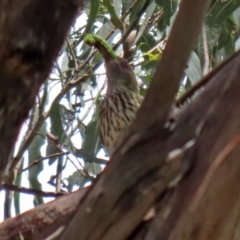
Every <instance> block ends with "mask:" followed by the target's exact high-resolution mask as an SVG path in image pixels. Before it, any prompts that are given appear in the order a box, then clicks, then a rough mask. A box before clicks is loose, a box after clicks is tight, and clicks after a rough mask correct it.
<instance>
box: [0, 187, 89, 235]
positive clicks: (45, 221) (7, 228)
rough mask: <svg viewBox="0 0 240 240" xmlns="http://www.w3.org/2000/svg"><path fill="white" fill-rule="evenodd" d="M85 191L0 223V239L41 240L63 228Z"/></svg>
mask: <svg viewBox="0 0 240 240" xmlns="http://www.w3.org/2000/svg"><path fill="white" fill-rule="evenodd" d="M86 191H87V189H80V190H79V191H76V192H74V193H70V194H68V195H66V196H61V197H58V198H57V199H56V200H54V201H52V202H49V203H46V204H41V205H39V206H37V207H36V208H34V209H32V210H29V211H27V212H25V213H22V214H20V215H18V216H16V217H13V218H10V219H7V220H5V221H4V222H2V223H0V239H1V240H10V239H11V240H12V239H21V238H20V236H19V233H21V234H22V237H23V239H34V240H42V239H46V238H47V237H48V236H49V235H51V234H53V233H54V232H55V231H57V230H58V229H59V228H60V227H62V226H65V225H66V224H67V223H68V221H69V218H70V217H71V215H72V214H73V213H74V211H76V208H77V206H78V202H79V201H80V200H81V198H82V197H83V196H84V194H85V193H86Z"/></svg>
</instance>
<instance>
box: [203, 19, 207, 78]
mask: <svg viewBox="0 0 240 240" xmlns="http://www.w3.org/2000/svg"><path fill="white" fill-rule="evenodd" d="M202 44H203V59H204V60H203V67H202V71H203V75H206V74H207V73H208V72H209V49H208V40H207V31H206V25H205V24H204V23H203V25H202Z"/></svg>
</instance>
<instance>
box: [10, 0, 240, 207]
mask: <svg viewBox="0 0 240 240" xmlns="http://www.w3.org/2000/svg"><path fill="white" fill-rule="evenodd" d="M178 5H179V1H178V0H171V1H169V0H156V1H151V0H135V1H133V0H122V1H119V0H113V1H109V0H103V1H100V0H91V1H88V2H87V3H86V5H85V9H84V12H83V13H82V14H81V15H80V17H79V18H78V19H77V20H76V21H75V23H74V25H73V26H72V28H71V30H70V33H69V35H68V37H67V39H66V42H65V44H64V46H63V48H62V50H61V53H60V54H59V58H58V60H57V61H56V62H55V64H54V67H53V69H52V73H51V75H50V76H49V78H48V79H47V80H46V83H45V85H44V86H43V87H42V89H41V90H40V92H39V96H38V98H37V99H36V104H35V106H34V108H33V109H32V111H31V113H30V116H29V119H28V120H27V122H26V124H27V126H28V127H27V128H26V124H25V125H24V126H23V129H24V130H25V131H26V135H25V137H24V138H22V139H20V140H19V141H20V142H21V143H20V147H16V149H15V152H16V156H18V158H19V159H22V158H23V157H24V164H22V168H26V167H27V166H28V165H29V167H27V169H23V170H24V171H22V169H19V172H20V173H19V174H18V178H17V179H18V182H17V181H16V184H19V179H21V175H25V173H26V171H27V172H28V174H27V175H28V180H29V186H30V187H31V188H33V189H40V188H42V184H43V183H42V182H41V181H39V180H38V176H39V175H40V174H43V175H44V172H46V174H45V175H46V176H47V177H45V180H46V181H48V183H49V184H51V185H52V186H54V188H55V189H56V191H58V192H61V191H68V192H70V191H73V190H74V189H76V187H84V186H86V184H89V183H91V182H92V181H93V180H94V178H95V177H96V176H97V174H99V173H100V172H101V171H102V169H103V168H104V166H105V165H106V164H107V160H105V159H107V153H106V152H105V150H104V149H103V148H102V147H101V144H100V139H99V135H98V128H97V111H98V104H99V101H101V99H102V97H103V96H104V92H105V76H104V69H103V68H102V66H101V63H102V61H103V60H102V57H101V55H100V54H99V53H96V52H95V50H94V49H93V48H91V47H89V46H88V45H86V44H84V41H83V40H84V37H85V36H86V34H88V33H95V34H97V35H99V36H101V37H102V38H103V39H106V40H107V42H108V44H109V45H110V46H112V47H113V49H114V50H115V51H116V53H117V54H118V55H123V49H124V50H125V52H124V56H127V57H128V59H129V61H130V62H131V65H132V67H133V68H134V70H135V73H136V75H137V77H138V80H139V86H140V92H141V94H142V95H144V94H145V92H146V89H147V86H148V85H149V83H150V81H151V77H152V75H153V73H154V70H155V67H156V63H157V61H158V60H159V59H160V58H161V54H162V51H163V49H164V46H165V43H166V41H167V38H168V35H169V32H170V30H171V26H172V23H173V21H174V19H175V16H176V12H177V11H178ZM85 20H86V21H85ZM182 37H183V38H184V33H183V34H182ZM121 44H122V45H123V47H122V45H121ZM239 46H240V1H237V0H227V1H219V0H215V1H213V3H212V5H211V7H210V10H209V11H208V13H207V17H206V23H205V26H204V27H203V30H202V34H201V36H199V40H198V42H197V43H196V46H195V48H194V50H193V52H192V55H191V58H190V60H189V63H188V66H187V67H186V74H185V76H184V78H183V79H184V81H183V83H182V86H181V88H180V92H181V93H182V92H184V91H186V90H187V89H188V88H190V87H191V86H192V85H193V84H195V83H196V82H197V81H198V80H199V79H200V78H201V77H202V76H203V75H205V74H206V73H207V72H208V71H210V70H211V69H212V68H214V67H215V66H216V65H218V64H219V62H221V61H222V60H223V59H225V58H226V57H228V56H230V55H231V54H232V53H234V52H235V51H236V49H237V48H239ZM176 48H177V46H176ZM173 71H174V69H173ZM75 83H77V84H75ZM36 125H38V126H39V125H40V126H41V128H39V131H38V132H36V131H33V130H32V129H34V126H36ZM29 136H31V138H32V136H35V137H34V138H33V140H32V141H29V142H28V144H26V142H27V140H26V139H28V138H29ZM45 159H47V160H48V161H46V160H45ZM36 160H37V162H36ZM70 166H71V167H70ZM72 166H73V167H72ZM49 169H55V170H54V172H53V173H51V174H47V173H49V171H50V170H49ZM69 169H70V170H69ZM72 169H74V170H72ZM50 175H51V176H50ZM43 190H45V189H44V187H43ZM41 202H43V199H42V198H40V197H38V198H37V199H35V201H34V203H35V204H39V203H41ZM14 203H15V206H16V208H17V209H19V196H18V195H16V198H15V201H14ZM18 212H19V210H18Z"/></svg>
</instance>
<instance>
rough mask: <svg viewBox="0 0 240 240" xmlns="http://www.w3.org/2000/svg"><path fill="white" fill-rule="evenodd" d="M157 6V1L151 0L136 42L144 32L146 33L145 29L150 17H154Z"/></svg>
mask: <svg viewBox="0 0 240 240" xmlns="http://www.w3.org/2000/svg"><path fill="white" fill-rule="evenodd" d="M156 7H157V4H156V3H155V2H151V4H150V5H149V6H148V8H147V10H146V15H145V18H144V21H143V23H142V25H141V27H140V29H139V30H138V33H137V36H136V39H135V42H134V44H136V42H137V41H138V40H139V39H140V38H141V37H142V35H143V33H145V30H146V28H147V26H148V23H149V19H150V18H151V17H152V15H153V13H154V11H155V9H156Z"/></svg>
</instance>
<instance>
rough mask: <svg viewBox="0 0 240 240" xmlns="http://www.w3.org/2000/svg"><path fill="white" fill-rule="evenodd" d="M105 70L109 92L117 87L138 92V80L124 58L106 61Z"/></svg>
mask: <svg viewBox="0 0 240 240" xmlns="http://www.w3.org/2000/svg"><path fill="white" fill-rule="evenodd" d="M105 68H106V75H107V81H108V92H111V91H113V90H114V89H115V88H117V87H126V88H127V89H128V90H131V91H134V92H137V91H138V87H137V80H136V76H135V73H134V72H133V69H132V67H131V66H130V64H129V63H128V62H127V61H126V60H125V59H123V58H121V57H117V58H116V59H105Z"/></svg>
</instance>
